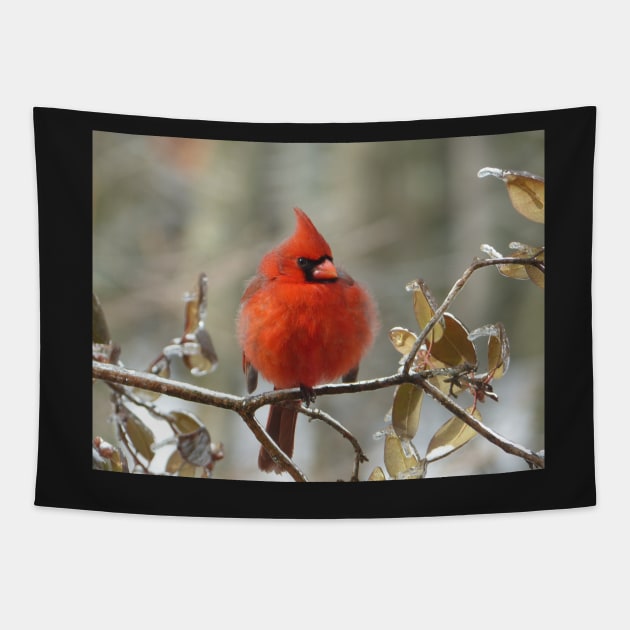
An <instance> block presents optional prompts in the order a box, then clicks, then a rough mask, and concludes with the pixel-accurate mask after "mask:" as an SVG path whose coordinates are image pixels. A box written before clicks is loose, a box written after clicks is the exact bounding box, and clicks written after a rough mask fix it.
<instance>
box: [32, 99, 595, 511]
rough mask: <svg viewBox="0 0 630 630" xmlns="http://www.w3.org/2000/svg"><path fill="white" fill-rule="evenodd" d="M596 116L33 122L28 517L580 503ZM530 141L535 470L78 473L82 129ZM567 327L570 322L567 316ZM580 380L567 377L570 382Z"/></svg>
mask: <svg viewBox="0 0 630 630" xmlns="http://www.w3.org/2000/svg"><path fill="white" fill-rule="evenodd" d="M595 115H596V109H595V107H580V108H573V109H565V110H552V111H541V112H528V113H518V114H503V115H496V116H480V117H472V118H453V119H440V120H424V121H399V122H380V123H325V124H295V123H280V124H266V123H232V122H206V121H193V120H177V119H167V118H149V117H143V116H126V115H117V114H104V113H93V112H80V111H72V110H65V109H51V108H41V107H36V108H34V124H35V152H36V166H37V188H38V205H39V238H40V242H39V251H40V292H41V293H40V298H41V299H40V304H41V307H40V309H41V364H40V416H39V450H38V467H37V482H36V490H35V504H36V505H41V506H52V507H66V508H77V509H87V510H101V511H116V512H129V513H141V514H169V515H189V516H230V517H268V518H348V517H351V518H356V517H404V516H437V515H451V514H475V513H494V512H497V513H498V512H516V511H530V510H544V509H559V508H574V507H584V506H590V505H594V504H595V462H594V444H593V370H592V331H591V256H590V254H591V244H592V214H593V209H592V198H593V159H594V146H595ZM539 129H542V130H544V131H545V171H546V172H545V176H546V201H547V205H548V206H549V208H550V210H549V212H547V218H546V225H545V241H546V245H547V253H546V259H547V263H548V264H547V267H548V273H547V282H546V285H547V286H546V290H545V447H546V452H547V458H546V468H545V469H544V470H537V471H523V472H515V473H506V474H494V475H476V476H465V477H451V478H439V479H424V480H421V481H398V482H396V483H366V482H361V483H322V482H319V483H309V484H295V483H271V482H260V481H230V480H210V481H208V480H196V479H182V478H172V477H161V476H147V475H124V474H112V473H107V472H101V471H95V470H92V462H91V452H90V451H91V449H90V448H89V444H90V442H91V439H92V422H91V417H92V408H91V391H92V382H91V381H92V378H91V368H90V364H89V362H90V361H91V358H90V355H89V353H88V352H87V350H86V349H87V348H89V347H90V337H91V325H90V321H91V319H90V316H89V313H90V312H91V310H90V309H91V306H90V304H91V297H90V293H91V285H92V273H91V270H92V212H91V208H92V131H94V130H100V131H112V132H118V133H131V134H145V135H160V136H179V137H192V138H212V139H218V140H247V141H255V142H270V141H274V142H341V141H346V142H367V141H379V140H381V141H384V140H413V139H424V138H441V137H452V136H475V135H486V134H499V133H514V132H519V131H532V130H539ZM568 315H570V317H569V316H568ZM578 366H579V369H578Z"/></svg>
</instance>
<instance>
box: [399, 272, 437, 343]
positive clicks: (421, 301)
mask: <svg viewBox="0 0 630 630" xmlns="http://www.w3.org/2000/svg"><path fill="white" fill-rule="evenodd" d="M406 289H407V291H410V292H411V293H412V294H413V311H414V313H415V315H416V320H417V321H418V325H419V326H420V331H421V332H422V330H424V328H425V326H426V325H427V324H428V323H429V322H430V321H431V319H432V318H433V316H434V315H435V311H436V310H437V308H438V307H437V302H436V301H435V298H434V297H433V295H431V292H430V291H429V288H428V287H427V285H426V284H425V282H424V281H423V280H414V281H413V282H410V283H409V284H408V285H407V287H406ZM443 332H444V327H443V325H442V321H441V320H438V321H437V322H436V323H435V325H434V326H433V328H432V329H431V332H430V333H429V334H428V335H427V338H426V340H427V343H432V342H435V341H437V340H438V339H439V338H440V337H441V336H442V334H443Z"/></svg>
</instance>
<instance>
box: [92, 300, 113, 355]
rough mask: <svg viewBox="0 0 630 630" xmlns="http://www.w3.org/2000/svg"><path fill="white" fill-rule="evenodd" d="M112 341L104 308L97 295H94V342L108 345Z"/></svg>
mask: <svg viewBox="0 0 630 630" xmlns="http://www.w3.org/2000/svg"><path fill="white" fill-rule="evenodd" d="M111 340H112V338H111V335H110V334H109V327H108V326H107V320H106V319H105V313H104V312H103V307H102V306H101V303H100V302H99V299H98V298H97V297H96V295H94V293H92V341H93V342H94V343H102V344H108V343H110V342H111Z"/></svg>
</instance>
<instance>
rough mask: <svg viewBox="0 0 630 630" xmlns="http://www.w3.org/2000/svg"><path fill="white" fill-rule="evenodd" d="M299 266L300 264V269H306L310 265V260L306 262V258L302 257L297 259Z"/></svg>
mask: <svg viewBox="0 0 630 630" xmlns="http://www.w3.org/2000/svg"><path fill="white" fill-rule="evenodd" d="M297 264H298V265H299V266H300V267H306V265H307V264H308V260H306V258H302V256H300V257H299V258H298V259H297Z"/></svg>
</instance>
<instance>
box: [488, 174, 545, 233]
mask: <svg viewBox="0 0 630 630" xmlns="http://www.w3.org/2000/svg"><path fill="white" fill-rule="evenodd" d="M488 175H492V176H493V177H496V178H498V179H501V180H503V181H504V182H505V185H506V187H507V192H508V195H509V197H510V201H511V202H512V205H513V206H514V209H515V210H516V211H517V212H519V213H520V214H522V215H523V216H524V217H526V218H527V219H529V220H530V221H534V222H536V223H544V222H545V180H544V179H543V178H542V177H539V176H538V175H533V174H532V173H528V172H527V171H510V170H504V169H499V168H492V167H486V168H482V169H481V170H480V171H479V172H478V173H477V176H478V177H486V176H488Z"/></svg>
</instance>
